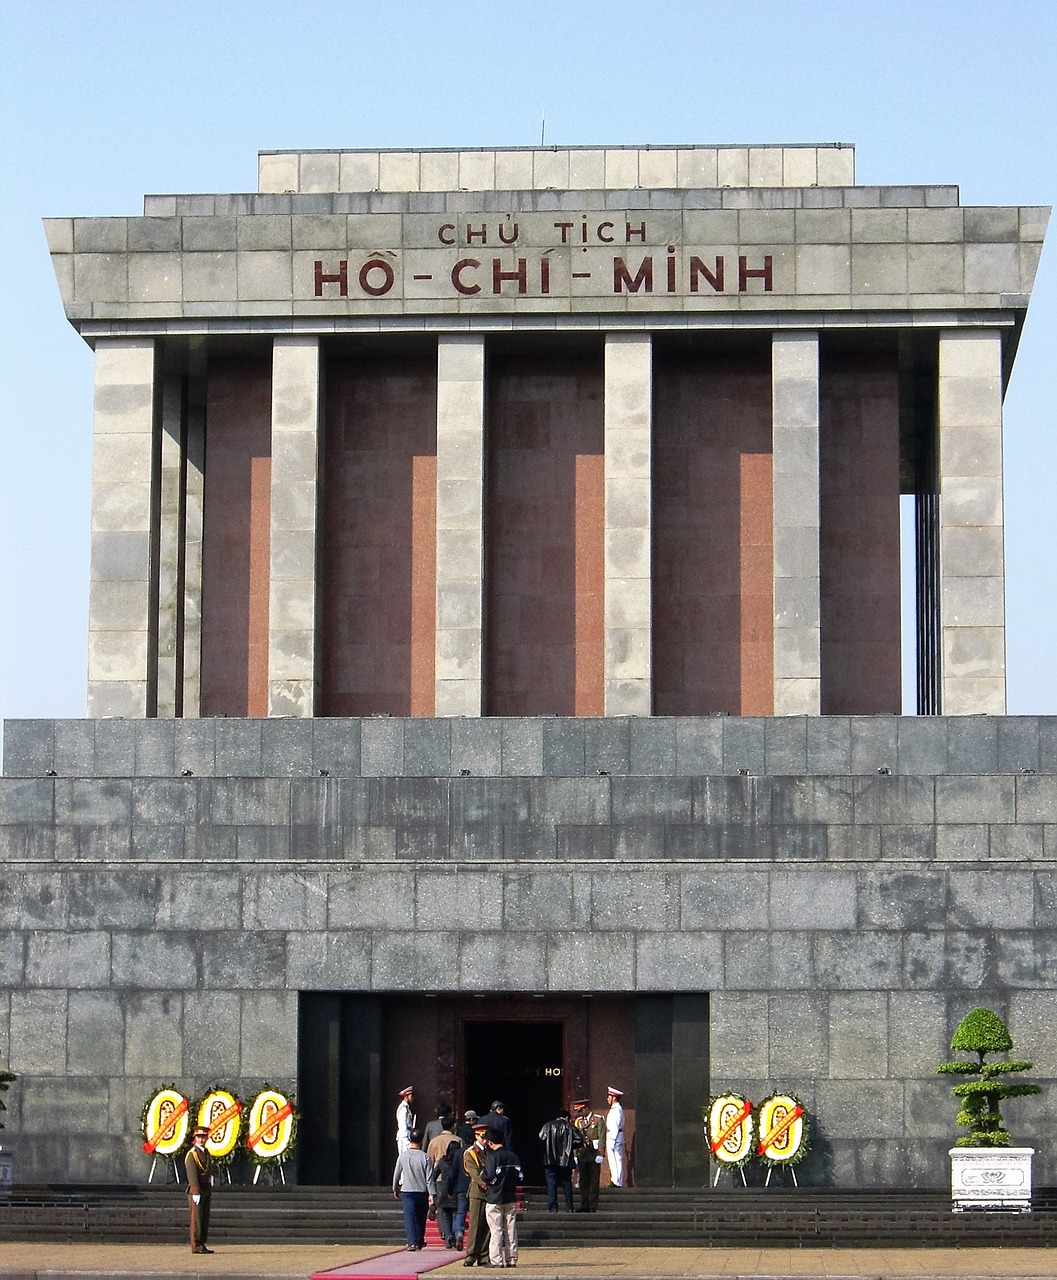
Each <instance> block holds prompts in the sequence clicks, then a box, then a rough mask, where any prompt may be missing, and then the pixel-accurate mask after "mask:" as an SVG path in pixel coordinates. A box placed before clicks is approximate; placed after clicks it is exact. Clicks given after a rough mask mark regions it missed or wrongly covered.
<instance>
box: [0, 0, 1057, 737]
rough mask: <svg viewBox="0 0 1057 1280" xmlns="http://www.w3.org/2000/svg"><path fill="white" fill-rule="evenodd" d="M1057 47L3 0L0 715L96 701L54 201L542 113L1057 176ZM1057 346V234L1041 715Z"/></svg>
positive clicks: (1040, 443) (1036, 379)
mask: <svg viewBox="0 0 1057 1280" xmlns="http://www.w3.org/2000/svg"><path fill="white" fill-rule="evenodd" d="M1055 67H1057V3H1055V2H1054V0H989V2H987V3H984V2H981V0H957V2H954V0H933V2H930V0H915V2H913V3H911V2H908V0H883V2H882V3H879V4H878V3H875V2H874V0H861V2H853V0H800V2H799V3H795V2H794V0H784V2H780V3H775V2H772V0H696V2H695V0H603V2H600V0H575V2H573V3H570V0H560V2H557V3H556V2H554V0H520V2H519V3H518V2H515V0H483V2H482V0H443V2H441V0H436V2H431V0H385V3H365V2H362V0H347V2H346V3H338V2H337V0H298V2H296V3H286V4H284V3H281V0H275V2H273V3H272V4H268V5H266V4H262V3H259V2H251V0H182V3H161V0H92V2H91V3H84V4H79V3H74V0H62V2H59V0H0V156H2V166H3V178H2V180H0V255H2V256H0V718H2V717H10V716H80V715H83V714H84V710H85V654H86V631H87V596H88V523H89V482H90V461H91V402H92V388H91V381H92V380H91V364H92V360H91V353H90V351H89V349H88V347H87V346H86V345H85V344H84V343H83V342H82V341H81V339H80V338H79V337H78V336H77V334H76V333H75V332H74V330H73V329H72V328H71V327H70V326H69V325H68V324H67V323H66V320H65V318H64V316H63V313H62V307H61V305H60V302H59V296H58V292H57V289H56V286H55V281H54V277H53V275H52V272H51V266H50V263H49V260H48V256H47V252H46V248H45V244H44V236H43V233H42V231H41V226H40V220H41V218H43V217H46V216H52V215H54V216H62V215H90V214H98V215H119V214H120V215H125V214H133V215H134V214H137V213H140V212H142V199H143V195H144V194H145V193H148V192H149V193H161V192H193V191H252V190H254V189H255V186H256V153H257V151H258V150H268V149H273V148H309V147H390V146H393V147H416V146H429V147H439V146H492V145H531V144H534V143H537V142H538V141H539V138H540V124H541V119H542V117H543V115H544V113H546V120H547V142H548V143H566V144H593V143H611V144H621V143H627V144H635V143H638V144H642V143H676V142H697V143H744V142H834V141H840V142H851V143H854V144H855V145H856V156H857V175H858V179H859V181H860V182H866V183H904V182H906V183H947V182H953V183H957V184H959V185H960V187H961V194H962V203H963V204H1051V203H1057V201H1055V196H1057V92H1055V89H1054V84H1055V80H1054V68H1055ZM1055 237H1057V228H1054V227H1051V231H1050V239H1051V240H1052V239H1054V238H1055ZM1055 355H1057V249H1055V248H1054V245H1053V244H1052V243H1050V244H1049V245H1048V246H1047V249H1046V251H1045V252H1044V254H1043V259H1042V265H1041V267H1040V270H1039V274H1038V278H1037V280H1036V286H1035V294H1034V300H1033V303H1032V307H1031V311H1030V312H1029V315H1028V323H1027V327H1026V330H1025V333H1024V338H1023V341H1022V343H1021V348H1020V354H1019V357H1018V360H1017V366H1016V368H1015V370H1014V375H1013V381H1012V386H1011V389H1010V393H1009V396H1008V398H1007V401H1006V512H1007V547H1006V555H1007V610H1008V623H1009V655H1008V656H1009V695H1010V710H1011V711H1013V712H1017V713H1042V712H1045V713H1050V714H1053V713H1057V671H1055V669H1054V661H1053V649H1054V645H1053V637H1054V634H1055V629H1057V568H1055V565H1054V547H1055V545H1057V536H1055V535H1057V501H1055V498H1054V493H1053V490H1054V482H1055V479H1057V432H1055V409H1054V404H1055V399H1057V398H1055V396H1054V392H1053V388H1052V383H1053V380H1054V367H1055Z"/></svg>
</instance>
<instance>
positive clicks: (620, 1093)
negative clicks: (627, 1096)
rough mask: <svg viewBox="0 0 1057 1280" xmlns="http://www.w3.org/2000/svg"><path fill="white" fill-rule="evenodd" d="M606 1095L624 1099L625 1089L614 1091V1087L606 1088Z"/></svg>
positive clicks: (608, 1086)
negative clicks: (609, 1094)
mask: <svg viewBox="0 0 1057 1280" xmlns="http://www.w3.org/2000/svg"><path fill="white" fill-rule="evenodd" d="M606 1093H611V1094H612V1095H613V1096H614V1097H615V1098H622V1097H623V1096H624V1090H623V1089H614V1088H613V1086H612V1085H607V1086H606Z"/></svg>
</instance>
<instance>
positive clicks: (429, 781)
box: [0, 717, 1057, 1187]
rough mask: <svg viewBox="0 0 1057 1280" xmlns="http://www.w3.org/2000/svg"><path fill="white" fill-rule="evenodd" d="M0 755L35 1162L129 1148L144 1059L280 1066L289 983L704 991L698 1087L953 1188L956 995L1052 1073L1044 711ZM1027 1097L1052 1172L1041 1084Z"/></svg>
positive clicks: (299, 727)
mask: <svg viewBox="0 0 1057 1280" xmlns="http://www.w3.org/2000/svg"><path fill="white" fill-rule="evenodd" d="M4 764H5V774H4V776H3V777H2V778H0V963H2V975H3V980H2V985H0V1062H4V1063H9V1064H10V1067H11V1069H12V1070H14V1071H16V1072H17V1073H18V1074H19V1076H20V1080H19V1082H18V1085H17V1086H16V1088H15V1090H14V1091H13V1092H12V1094H11V1095H9V1097H10V1099H11V1111H10V1116H9V1120H8V1128H9V1130H10V1135H9V1136H10V1137H11V1138H12V1139H13V1140H14V1141H15V1143H16V1144H17V1145H18V1147H19V1151H20V1170H21V1172H20V1175H19V1176H20V1178H21V1179H22V1180H24V1181H34V1180H45V1179H46V1180H53V1181H88V1180H93V1181H95V1180H100V1181H105V1180H114V1179H116V1180H138V1179H139V1178H141V1177H143V1176H145V1168H144V1160H143V1155H142V1151H141V1150H140V1146H139V1137H138V1124H139V1115H140V1108H141V1106H142V1104H143V1102H144V1101H145V1099H146V1096H147V1095H148V1093H149V1092H150V1090H151V1089H152V1088H153V1087H154V1086H155V1085H156V1084H158V1083H168V1082H169V1081H170V1080H175V1081H176V1082H177V1083H178V1084H180V1085H183V1086H184V1087H186V1088H187V1089H189V1090H191V1091H195V1090H201V1089H203V1088H205V1087H206V1086H208V1085H210V1084H213V1083H215V1081H216V1080H217V1079H219V1078H223V1079H224V1080H226V1081H229V1082H231V1083H232V1084H234V1085H235V1087H236V1088H237V1089H239V1090H240V1091H241V1092H243V1093H244V1094H247V1095H248V1094H251V1093H252V1091H253V1090H254V1088H255V1087H257V1086H259V1085H260V1084H262V1083H263V1082H264V1081H265V1080H268V1081H270V1082H271V1083H272V1084H275V1085H278V1086H282V1085H286V1086H288V1087H291V1088H293V1087H295V1086H296V1069H297V1068H296V1063H297V1003H298V996H297V993H298V992H302V991H352V992H355V991H360V992H370V993H375V994H385V993H408V992H420V991H429V990H433V991H437V992H451V993H457V992H465V993H467V994H472V993H474V992H479V991H483V992H488V991H512V992H513V991H528V992H533V993H537V994H539V995H541V996H544V997H546V996H548V995H555V996H557V995H563V994H567V993H569V992H579V991H585V990H593V991H596V992H600V993H601V992H607V993H614V994H618V993H619V994H648V993H654V992H657V993H662V992H664V993H674V994H679V995H686V996H688V997H689V996H696V995H701V994H706V993H707V994H708V995H709V996H710V1009H711V1023H710V1028H709V1044H710V1055H711V1079H710V1081H704V1080H702V1081H700V1082H699V1087H700V1092H701V1094H702V1096H701V1099H700V1101H701V1102H702V1103H703V1102H704V1101H705V1100H706V1098H707V1093H708V1091H709V1088H711V1089H719V1088H723V1089H726V1088H729V1087H740V1088H744V1089H745V1090H747V1091H748V1093H749V1095H750V1096H751V1097H754V1098H755V1097H762V1096H763V1094H764V1093H765V1092H768V1091H769V1090H770V1089H771V1088H772V1087H777V1086H782V1087H784V1088H789V1089H793V1090H795V1091H796V1092H797V1093H799V1094H800V1095H801V1097H802V1098H803V1099H804V1101H805V1103H806V1104H807V1106H808V1107H809V1109H810V1110H811V1111H812V1112H813V1113H814V1115H815V1117H816V1120H817V1125H818V1133H819V1146H818V1151H817V1155H816V1158H815V1160H814V1161H813V1163H812V1164H811V1166H810V1168H809V1169H808V1170H806V1171H805V1172H807V1173H809V1175H810V1179H811V1180H813V1181H818V1182H828V1183H832V1184H835V1185H840V1186H931V1187H941V1186H943V1185H944V1182H945V1179H946V1177H947V1168H946V1159H945V1151H946V1148H947V1146H948V1145H949V1142H950V1139H951V1137H952V1134H953V1115H954V1107H953V1100H951V1099H950V1098H949V1096H948V1093H947V1087H948V1086H947V1083H946V1082H944V1081H943V1080H942V1079H940V1078H937V1077H935V1076H934V1075H933V1068H934V1066H935V1063H936V1062H938V1061H940V1060H942V1059H943V1058H944V1057H945V1056H946V1045H947V1043H948V1041H949V1038H950V1035H951V1033H952V1031H953V1029H954V1027H955V1026H956V1024H957V1021H958V1020H959V1019H960V1017H961V1016H962V1015H963V1014H964V1012H965V1011H966V1010H967V1009H968V1008H971V1007H973V1006H974V1005H976V1004H981V1003H982V1004H988V1005H991V1006H992V1007H994V1008H996V1009H997V1010H998V1012H999V1013H1000V1014H1002V1015H1003V1016H1004V1017H1006V1018H1007V1019H1008V1021H1009V1024H1010V1027H1011V1030H1012V1032H1013V1035H1014V1039H1015V1041H1016V1044H1017V1052H1018V1053H1020V1054H1023V1055H1024V1056H1026V1057H1030V1058H1034V1059H1035V1061H1036V1063H1037V1068H1038V1069H1037V1073H1036V1074H1037V1078H1039V1079H1040V1081H1041V1082H1042V1083H1043V1084H1044V1085H1046V1084H1047V1083H1048V1082H1050V1081H1052V1079H1053V1077H1055V1076H1057V1031H1055V1030H1054V1028H1055V1027H1057V1019H1055V1018H1054V1013H1055V1012H1057V996H1055V995H1054V993H1053V991H1052V972H1053V965H1054V958H1055V952H1057V722H1055V721H1053V720H1050V719H1048V718H1025V719H1013V718H998V719H992V718H987V717H975V718H972V719H967V718H958V719H956V718H952V719H950V720H945V719H935V720H910V719H899V718H896V717H877V718H862V719H859V718H854V717H847V718H844V717H835V718H832V719H829V718H827V719H824V720H808V719H797V718H793V719H789V720H781V719H768V720H736V719H733V718H721V717H717V718H715V719H704V720H691V719H687V720H637V719H634V718H629V719H621V720H613V721H601V720H599V721H591V720H560V719H553V720H552V719H547V718H544V719H535V720H518V719H498V720H494V721H490V720H417V721H411V720H392V719H388V718H379V719H365V720H347V721H345V720H342V721H339V720H333V721H326V720H316V721H312V720H307V721H302V720H296V721H236V720H215V721H207V720H203V721H197V722H193V721H175V722H173V721H169V722H162V721H153V722H151V721H98V722H91V721H12V722H8V724H7V725H6V726H5V761H4ZM49 774H53V775H54V776H49ZM441 900H442V901H446V902H456V903H458V904H459V911H460V912H461V913H462V917H461V920H459V921H456V922H455V925H454V929H453V928H452V924H451V922H450V921H447V920H445V921H444V922H442V923H438V921H437V913H436V903H437V902H438V901H441ZM683 1092H684V1093H685V1089H684V1090H683ZM1009 1118H1010V1120H1011V1122H1012V1128H1013V1132H1014V1134H1015V1135H1017V1136H1018V1137H1019V1138H1023V1139H1024V1140H1026V1141H1028V1142H1032V1141H1034V1140H1036V1139H1039V1145H1040V1148H1041V1151H1040V1156H1039V1159H1038V1164H1037V1169H1036V1177H1037V1180H1038V1181H1039V1182H1040V1183H1042V1184H1044V1185H1045V1184H1046V1183H1047V1182H1052V1181H1053V1178H1054V1175H1055V1172H1057V1168H1055V1166H1054V1159H1053V1156H1052V1155H1051V1153H1049V1152H1048V1151H1047V1150H1046V1145H1045V1142H1044V1141H1042V1138H1043V1135H1044V1134H1045V1133H1046V1132H1048V1131H1049V1130H1050V1129H1051V1128H1052V1126H1053V1124H1054V1122H1055V1120H1057V1098H1055V1097H1054V1096H1053V1094H1052V1089H1047V1091H1046V1093H1045V1094H1044V1095H1043V1097H1042V1098H1041V1099H1028V1100H1024V1101H1022V1102H1016V1103H1013V1104H1010V1111H1009ZM677 1119H679V1118H677ZM684 1121H685V1117H684V1118H682V1120H680V1124H682V1123H683V1122H684ZM677 1128H678V1125H677ZM679 1131H680V1132H682V1133H684V1135H685V1134H687V1133H692V1132H693V1129H692V1127H691V1128H683V1129H681V1130H679ZM682 1140H683V1141H690V1140H693V1141H696V1140H697V1139H696V1138H694V1139H690V1138H687V1137H685V1136H684V1138H683V1139H682ZM676 1163H677V1166H678V1163H679V1162H678V1159H677V1162H676Z"/></svg>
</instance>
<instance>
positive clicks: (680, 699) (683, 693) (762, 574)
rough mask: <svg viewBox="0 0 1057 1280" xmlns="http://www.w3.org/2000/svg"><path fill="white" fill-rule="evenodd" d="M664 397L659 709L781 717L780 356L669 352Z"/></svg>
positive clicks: (657, 552)
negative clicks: (774, 397) (774, 443)
mask: <svg viewBox="0 0 1057 1280" xmlns="http://www.w3.org/2000/svg"><path fill="white" fill-rule="evenodd" d="M653 397H654V399H653V404H654V426H653V704H654V713H655V714H656V715H666V716H668V715H707V714H709V713H710V712H716V711H725V712H727V713H728V714H729V715H770V714H772V711H773V708H774V643H773V622H772V619H773V611H774V606H773V594H774V587H773V582H774V571H773V553H772V548H773V533H772V524H773V520H772V508H773V503H772V497H771V477H772V453H771V373H770V363H769V359H768V358H767V355H766V353H764V352H762V351H761V352H760V353H758V354H757V353H747V354H742V355H738V356H730V355H726V354H724V355H719V354H717V353H704V352H672V351H663V350H658V351H657V352H656V354H655V361H654V393H653Z"/></svg>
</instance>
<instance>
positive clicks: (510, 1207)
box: [482, 1129, 524, 1267]
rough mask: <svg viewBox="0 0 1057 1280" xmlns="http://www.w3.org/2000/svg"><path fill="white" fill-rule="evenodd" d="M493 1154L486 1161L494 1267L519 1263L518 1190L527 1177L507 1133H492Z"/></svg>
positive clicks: (487, 1211)
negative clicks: (505, 1138) (506, 1140)
mask: <svg viewBox="0 0 1057 1280" xmlns="http://www.w3.org/2000/svg"><path fill="white" fill-rule="evenodd" d="M488 1149H489V1153H490V1154H489V1156H488V1158H487V1160H485V1162H484V1171H483V1177H482V1181H483V1183H484V1198H485V1216H486V1217H487V1219H488V1261H489V1262H490V1263H491V1265H492V1266H493V1267H516V1266H517V1189H518V1187H519V1186H520V1185H521V1183H522V1181H523V1180H524V1174H523V1173H522V1172H521V1162H520V1161H519V1160H518V1158H517V1156H516V1155H515V1154H514V1152H513V1151H511V1150H510V1148H509V1147H504V1146H503V1135H502V1134H501V1133H500V1131H499V1130H498V1129H493V1130H492V1131H491V1132H490V1133H489V1135H488Z"/></svg>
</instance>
